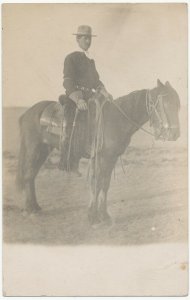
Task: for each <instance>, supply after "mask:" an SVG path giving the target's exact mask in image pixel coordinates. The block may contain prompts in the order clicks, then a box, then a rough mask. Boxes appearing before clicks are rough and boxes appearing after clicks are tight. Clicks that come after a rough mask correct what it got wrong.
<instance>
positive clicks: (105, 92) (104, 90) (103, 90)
mask: <svg viewBox="0 0 190 300" xmlns="http://www.w3.org/2000/svg"><path fill="white" fill-rule="evenodd" d="M100 94H101V95H103V96H104V98H105V99H106V100H107V101H109V102H112V101H113V97H112V95H111V94H110V93H108V91H107V90H106V88H105V87H104V86H102V87H101V89H100Z"/></svg>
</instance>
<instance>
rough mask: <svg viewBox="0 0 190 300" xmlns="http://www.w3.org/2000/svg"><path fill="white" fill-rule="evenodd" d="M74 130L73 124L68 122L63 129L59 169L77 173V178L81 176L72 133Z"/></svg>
mask: <svg viewBox="0 0 190 300" xmlns="http://www.w3.org/2000/svg"><path fill="white" fill-rule="evenodd" d="M72 130H73V123H72V122H71V121H66V120H65V124H64V127H63V133H62V137H63V139H62V141H61V145H60V161H59V165H58V168H59V169H60V170H62V171H66V172H72V173H75V174H76V175H77V176H81V174H80V172H79V171H78V167H79V160H77V159H76V158H75V157H74V154H73V148H72V142H73V141H72V140H71V133H72Z"/></svg>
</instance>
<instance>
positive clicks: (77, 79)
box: [59, 25, 113, 171]
mask: <svg viewBox="0 0 190 300" xmlns="http://www.w3.org/2000/svg"><path fill="white" fill-rule="evenodd" d="M73 35H76V41H77V43H78V46H79V48H80V49H79V50H78V51H75V52H72V53H70V54H69V55H67V56H66V58H65V62H64V81H63V86H64V87H65V89H66V96H67V98H68V101H66V103H64V106H65V122H66V123H65V128H64V139H63V142H62V151H61V160H60V164H59V168H60V169H62V170H66V171H67V169H68V167H67V165H68V151H69V142H70V136H71V131H72V128H71V127H72V126H75V124H74V125H73V120H72V122H71V120H70V117H69V114H68V113H67V111H69V109H67V106H68V107H69V106H72V105H73V104H74V106H75V110H76V109H77V111H78V112H79V114H81V115H84V116H86V115H87V110H88V102H89V99H90V98H92V96H93V94H94V93H95V92H96V93H98V94H99V95H100V96H101V97H103V98H104V99H106V100H108V101H112V99H113V98H112V96H111V95H110V94H109V93H108V92H107V90H106V88H105V86H104V85H103V83H102V82H101V81H100V79H99V74H98V72H97V70H96V66H95V62H94V60H93V59H90V58H89V53H88V49H89V48H90V46H91V40H92V37H95V35H93V34H92V29H91V27H90V26H87V25H81V26H79V27H78V31H77V33H74V34H73ZM79 119H80V118H79ZM82 119H83V120H84V119H85V117H84V118H82ZM86 125H87V124H86ZM79 138H80V137H79ZM85 152H86V153H85V154H83V156H85V157H86V158H89V156H90V153H89V151H85ZM75 168H76V169H78V166H76V167H73V169H75ZM73 171H75V170H73Z"/></svg>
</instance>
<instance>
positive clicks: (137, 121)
mask: <svg viewBox="0 0 190 300" xmlns="http://www.w3.org/2000/svg"><path fill="white" fill-rule="evenodd" d="M49 103H50V101H42V102H39V103H37V104H36V105H34V106H33V107H31V108H30V109H29V110H27V111H26V112H25V113H24V115H23V116H22V117H21V119H20V129H21V147H20V154H19V164H18V174H17V184H18V186H19V187H20V188H21V189H22V190H23V191H24V192H25V197H26V207H25V209H26V211H27V212H36V211H38V210H39V209H40V207H39V205H38V203H37V200H36V193H35V178H36V175H37V174H38V172H39V170H40V167H41V166H42V165H43V163H44V162H45V160H46V158H47V156H48V155H49V153H50V152H51V151H52V150H53V149H54V148H55V144H53V143H49V144H47V143H44V139H43V134H44V131H43V130H42V128H41V125H40V117H41V114H42V112H43V111H44V109H45V108H46V107H47V105H48V104H49ZM179 107H180V102H179V97H178V94H177V92H176V91H175V90H174V89H173V87H172V86H171V85H170V83H169V82H166V84H165V85H164V84H163V83H161V82H160V81H159V80H158V82H157V87H155V88H153V89H151V90H145V89H144V90H139V91H135V92H132V93H130V94H129V95H126V96H123V97H120V98H118V99H116V100H114V102H113V103H109V102H106V103H105V104H104V106H103V108H102V117H103V118H102V119H103V123H104V124H103V128H104V138H103V145H102V147H101V150H99V151H97V153H96V154H95V156H94V157H93V158H92V159H91V172H90V174H91V191H92V196H91V201H90V206H89V220H90V222H91V224H96V223H99V222H101V221H103V222H110V216H109V214H108V212H107V192H108V189H109V185H110V178H111V174H112V170H113V168H114V166H115V164H116V161H117V159H118V157H119V156H120V155H121V154H122V153H124V151H125V149H126V148H127V146H128V145H129V143H130V140H131V137H132V135H133V134H134V133H135V132H136V131H137V130H139V129H142V130H144V129H143V128H142V126H143V124H145V123H146V122H147V121H148V120H150V125H151V126H152V127H153V129H154V136H155V138H156V139H164V140H168V141H175V140H177V138H178V137H179V136H180V128H179V116H178V114H179Z"/></svg>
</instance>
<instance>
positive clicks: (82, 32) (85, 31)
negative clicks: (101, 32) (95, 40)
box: [73, 25, 97, 36]
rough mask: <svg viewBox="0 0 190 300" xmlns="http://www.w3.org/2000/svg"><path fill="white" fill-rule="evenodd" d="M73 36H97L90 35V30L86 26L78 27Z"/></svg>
mask: <svg viewBox="0 0 190 300" xmlns="http://www.w3.org/2000/svg"><path fill="white" fill-rule="evenodd" d="M73 35H87V36H97V35H94V34H92V28H91V27H90V26H88V25H80V26H79V27H78V31H77V33H73Z"/></svg>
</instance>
